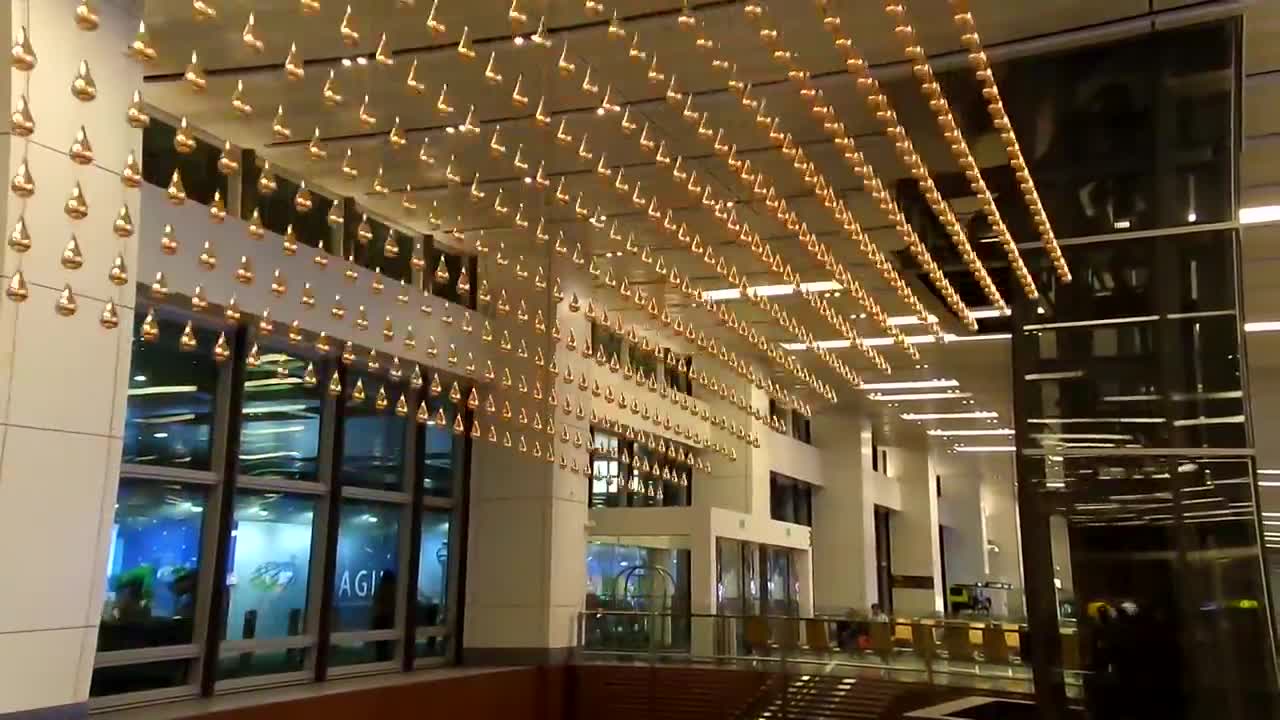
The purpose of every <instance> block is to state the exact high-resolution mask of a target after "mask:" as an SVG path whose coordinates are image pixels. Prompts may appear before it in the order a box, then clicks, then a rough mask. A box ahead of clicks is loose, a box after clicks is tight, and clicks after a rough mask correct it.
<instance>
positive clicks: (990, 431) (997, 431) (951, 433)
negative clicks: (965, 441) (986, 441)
mask: <svg viewBox="0 0 1280 720" xmlns="http://www.w3.org/2000/svg"><path fill="white" fill-rule="evenodd" d="M929 434H930V435H933V436H935V437H970V436H979V435H1012V434H1013V429H1012V428H985V429H978V430H942V429H933V430H930V431H929Z"/></svg>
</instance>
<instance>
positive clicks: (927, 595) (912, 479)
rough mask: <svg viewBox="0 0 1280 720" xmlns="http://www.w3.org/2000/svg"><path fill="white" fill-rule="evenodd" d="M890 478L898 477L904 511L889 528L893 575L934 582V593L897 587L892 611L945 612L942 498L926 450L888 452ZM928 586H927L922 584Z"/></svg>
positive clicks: (918, 446)
mask: <svg viewBox="0 0 1280 720" xmlns="http://www.w3.org/2000/svg"><path fill="white" fill-rule="evenodd" d="M888 457H889V463H890V464H889V474H890V475H891V476H892V477H894V478H896V479H897V481H898V486H899V489H900V492H901V497H902V506H901V507H902V509H901V511H900V512H897V513H894V515H893V519H892V521H891V528H890V537H891V540H890V548H891V553H892V557H893V560H892V562H893V574H894V575H896V576H910V577H913V578H920V579H922V580H925V579H927V580H931V581H932V584H933V586H932V588H909V587H902V585H903V584H904V583H899V582H895V583H894V588H893V611H894V613H895V614H897V615H904V616H915V617H926V616H931V615H933V614H934V613H940V612H942V608H943V606H942V593H943V588H942V562H941V559H942V558H941V553H940V551H939V542H938V494H937V489H936V485H935V482H934V475H933V474H932V473H930V464H929V454H928V446H927V444H926V443H925V441H924V439H923V437H921V438H920V439H919V441H918V442H915V443H911V444H906V443H904V444H902V445H899V446H896V447H892V448H889V455H888ZM922 584H924V583H922Z"/></svg>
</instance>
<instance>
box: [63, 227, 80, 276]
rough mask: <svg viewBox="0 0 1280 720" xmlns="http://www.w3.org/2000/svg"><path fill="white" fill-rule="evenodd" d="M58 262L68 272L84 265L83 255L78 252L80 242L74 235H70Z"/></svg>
mask: <svg viewBox="0 0 1280 720" xmlns="http://www.w3.org/2000/svg"><path fill="white" fill-rule="evenodd" d="M60 262H61V263H62V267H64V268H66V269H68V270H79V269H80V268H81V267H82V266H83V265H84V253H82V252H81V251H80V241H79V240H77V239H76V235H75V233H72V234H71V239H70V240H68V241H67V244H66V246H65V247H64V248H63V249H62V258H61V260H60Z"/></svg>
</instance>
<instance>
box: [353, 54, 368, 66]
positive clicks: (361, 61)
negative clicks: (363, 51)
mask: <svg viewBox="0 0 1280 720" xmlns="http://www.w3.org/2000/svg"><path fill="white" fill-rule="evenodd" d="M356 62H357V63H359V64H360V65H368V64H369V58H367V57H365V56H363V55H361V56H360V57H358V58H356Z"/></svg>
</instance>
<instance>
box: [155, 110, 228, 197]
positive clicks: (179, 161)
mask: <svg viewBox="0 0 1280 720" xmlns="http://www.w3.org/2000/svg"><path fill="white" fill-rule="evenodd" d="M176 135H177V129H176V128H174V126H172V125H169V124H167V123H165V122H164V121H163V120H160V119H159V118H157V117H154V116H153V117H152V118H151V123H150V124H149V125H148V126H147V127H146V129H144V130H143V131H142V177H143V179H144V180H146V182H147V183H148V184H150V185H154V186H156V187H159V188H167V187H169V182H170V181H171V180H172V179H173V171H174V170H175V169H177V170H178V172H179V173H180V174H181V176H182V186H183V188H184V189H185V190H186V192H187V197H188V198H190V199H191V200H193V201H195V202H198V203H200V204H202V205H211V204H213V194H214V193H215V192H217V193H219V194H220V195H221V197H222V200H223V201H224V202H225V201H226V199H227V176H226V175H223V174H222V173H220V172H218V158H219V157H221V155H222V149H221V148H219V147H218V146H216V145H212V144H210V143H207V142H205V141H204V140H203V139H202V138H200V137H196V139H195V140H196V147H195V150H193V151H192V152H190V153H186V154H180V153H178V152H176V151H175V150H174V149H173V139H174V137H175V136H176Z"/></svg>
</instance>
